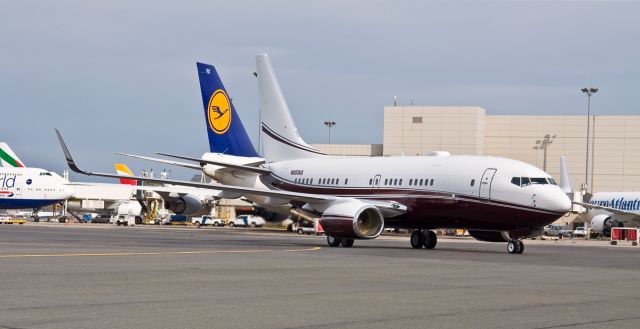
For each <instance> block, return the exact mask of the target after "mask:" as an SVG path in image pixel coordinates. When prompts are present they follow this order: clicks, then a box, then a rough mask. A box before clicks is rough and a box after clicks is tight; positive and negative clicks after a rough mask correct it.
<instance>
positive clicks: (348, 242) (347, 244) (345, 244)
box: [340, 239, 355, 248]
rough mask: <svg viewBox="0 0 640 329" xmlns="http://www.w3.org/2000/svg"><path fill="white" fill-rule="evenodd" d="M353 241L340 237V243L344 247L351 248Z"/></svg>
mask: <svg viewBox="0 0 640 329" xmlns="http://www.w3.org/2000/svg"><path fill="white" fill-rule="evenodd" d="M354 242H355V241H354V240H353V239H342V242H341V243H340V244H341V245H342V246H343V247H345V248H351V247H353V243H354Z"/></svg>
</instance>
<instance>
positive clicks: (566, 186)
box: [560, 156, 573, 197]
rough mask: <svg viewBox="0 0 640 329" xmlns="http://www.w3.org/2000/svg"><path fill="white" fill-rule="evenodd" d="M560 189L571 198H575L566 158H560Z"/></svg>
mask: <svg viewBox="0 0 640 329" xmlns="http://www.w3.org/2000/svg"><path fill="white" fill-rule="evenodd" d="M560 188H561V189H562V191H564V193H567V195H569V196H570V197H572V196H573V186H571V177H569V169H568V168H567V158H566V157H565V156H561V157H560Z"/></svg>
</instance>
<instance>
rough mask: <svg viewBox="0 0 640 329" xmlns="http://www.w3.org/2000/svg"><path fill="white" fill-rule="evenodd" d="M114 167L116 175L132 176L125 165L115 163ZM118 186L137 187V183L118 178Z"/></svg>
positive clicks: (133, 180) (132, 180)
mask: <svg viewBox="0 0 640 329" xmlns="http://www.w3.org/2000/svg"><path fill="white" fill-rule="evenodd" d="M114 167H115V168H116V174H118V175H122V176H133V173H132V172H131V170H130V169H129V167H127V165H126V164H123V163H116V164H115V165H114ZM120 184H124V185H138V181H137V180H135V179H125V178H120Z"/></svg>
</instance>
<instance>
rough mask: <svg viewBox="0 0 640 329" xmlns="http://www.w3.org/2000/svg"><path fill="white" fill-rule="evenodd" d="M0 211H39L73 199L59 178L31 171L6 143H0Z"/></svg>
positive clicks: (63, 180)
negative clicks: (0, 163)
mask: <svg viewBox="0 0 640 329" xmlns="http://www.w3.org/2000/svg"><path fill="white" fill-rule="evenodd" d="M0 162H2V167H0V209H26V208H31V209H39V208H42V207H46V206H50V205H53V204H56V203H60V202H62V201H64V200H66V199H68V198H69V197H71V196H72V195H73V190H72V189H70V188H69V187H68V186H67V185H66V183H67V182H66V181H65V179H64V178H62V177H60V175H58V174H56V173H54V172H49V171H47V170H44V169H40V168H28V167H26V166H25V165H24V162H22V161H21V160H20V159H19V158H18V157H17V156H16V155H15V153H14V152H13V151H12V150H11V148H10V147H9V145H7V144H6V143H0Z"/></svg>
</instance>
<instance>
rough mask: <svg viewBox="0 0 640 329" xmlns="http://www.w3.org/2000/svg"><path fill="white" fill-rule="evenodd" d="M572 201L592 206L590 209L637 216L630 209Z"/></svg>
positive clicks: (587, 206) (586, 206)
mask: <svg viewBox="0 0 640 329" xmlns="http://www.w3.org/2000/svg"><path fill="white" fill-rule="evenodd" d="M573 203H575V204H578V205H581V206H583V207H585V208H592V209H601V210H606V211H608V212H610V213H612V214H617V215H626V216H638V213H634V212H631V211H626V210H621V209H616V208H611V207H604V206H598V205H595V204H590V203H585V202H577V201H573Z"/></svg>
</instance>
